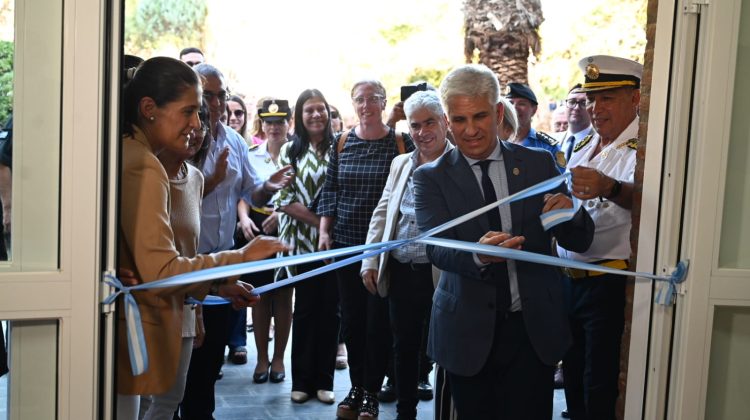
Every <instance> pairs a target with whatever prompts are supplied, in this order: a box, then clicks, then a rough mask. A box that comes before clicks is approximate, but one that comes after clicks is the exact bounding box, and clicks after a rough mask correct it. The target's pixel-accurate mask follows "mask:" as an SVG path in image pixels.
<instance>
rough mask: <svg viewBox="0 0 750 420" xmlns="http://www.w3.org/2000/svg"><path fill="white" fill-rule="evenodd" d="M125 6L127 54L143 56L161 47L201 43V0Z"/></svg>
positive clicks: (151, 0) (159, 0)
mask: <svg viewBox="0 0 750 420" xmlns="http://www.w3.org/2000/svg"><path fill="white" fill-rule="evenodd" d="M128 5H129V6H130V8H129V9H130V12H131V13H129V14H128V15H127V17H126V23H125V26H126V46H125V47H126V51H128V52H129V53H131V54H143V52H144V51H153V50H157V49H159V48H161V47H163V46H164V45H181V46H201V45H202V44H203V33H204V31H205V22H206V15H207V13H208V8H207V6H206V2H205V0H140V1H137V0H130V1H129V2H128ZM126 10H127V8H126Z"/></svg>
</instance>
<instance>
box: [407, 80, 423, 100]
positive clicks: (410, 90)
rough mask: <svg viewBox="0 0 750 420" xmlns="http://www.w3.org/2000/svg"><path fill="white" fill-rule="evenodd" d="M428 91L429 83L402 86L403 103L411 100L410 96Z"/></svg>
mask: <svg viewBox="0 0 750 420" xmlns="http://www.w3.org/2000/svg"><path fill="white" fill-rule="evenodd" d="M425 90H427V83H426V82H423V83H417V84H416V85H406V86H401V101H402V102H403V101H405V100H407V99H409V96H411V95H413V94H415V93H417V92H419V91H425Z"/></svg>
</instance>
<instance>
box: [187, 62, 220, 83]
mask: <svg viewBox="0 0 750 420" xmlns="http://www.w3.org/2000/svg"><path fill="white" fill-rule="evenodd" d="M193 70H195V71H196V72H197V73H198V74H200V75H201V76H202V77H215V78H217V79H219V80H221V81H225V80H226V79H224V73H222V72H221V71H220V70H219V69H217V68H216V67H214V66H212V65H210V64H207V63H201V64H198V65H197V66H195V67H193Z"/></svg>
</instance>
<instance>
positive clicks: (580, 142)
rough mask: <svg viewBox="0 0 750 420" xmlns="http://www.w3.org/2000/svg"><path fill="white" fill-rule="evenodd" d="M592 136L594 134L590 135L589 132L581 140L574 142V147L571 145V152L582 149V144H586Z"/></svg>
mask: <svg viewBox="0 0 750 420" xmlns="http://www.w3.org/2000/svg"><path fill="white" fill-rule="evenodd" d="M592 138H594V136H593V135H591V134H589V135H588V136H586V137H584V138H583V140H581V141H579V142H578V144H576V145H575V147H573V152H574V153H575V152H577V151H579V150H581V149H583V147H584V146H586V145H587V144H589V142H590V141H591V139H592Z"/></svg>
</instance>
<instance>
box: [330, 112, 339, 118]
mask: <svg viewBox="0 0 750 420" xmlns="http://www.w3.org/2000/svg"><path fill="white" fill-rule="evenodd" d="M338 117H339V113H338V112H336V111H331V118H332V119H336V118H338Z"/></svg>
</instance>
